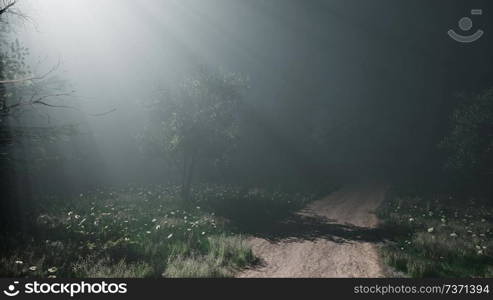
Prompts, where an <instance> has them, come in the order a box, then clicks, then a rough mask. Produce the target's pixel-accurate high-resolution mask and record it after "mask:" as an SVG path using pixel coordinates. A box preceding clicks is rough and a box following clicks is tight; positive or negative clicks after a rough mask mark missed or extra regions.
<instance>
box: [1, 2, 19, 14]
mask: <svg viewBox="0 0 493 300" xmlns="http://www.w3.org/2000/svg"><path fill="white" fill-rule="evenodd" d="M16 3H17V1H15V0H9V1H2V5H3V8H0V16H1V15H3V14H4V13H6V12H7V11H8V10H9V9H10V8H11V7H12V6H14V5H15V4H16Z"/></svg>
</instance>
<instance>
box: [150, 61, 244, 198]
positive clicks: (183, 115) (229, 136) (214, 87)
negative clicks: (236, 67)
mask: <svg viewBox="0 0 493 300" xmlns="http://www.w3.org/2000/svg"><path fill="white" fill-rule="evenodd" d="M245 87H246V83H245V80H244V79H243V78H241V77H240V76H238V75H236V74H224V73H221V72H211V71H208V70H206V69H200V70H199V71H198V72H197V74H196V75H195V76H193V77H191V78H187V79H186V80H184V81H183V83H182V84H181V85H180V86H179V87H178V88H176V89H172V90H169V91H167V92H165V93H164V94H163V95H162V97H160V98H159V99H157V100H156V101H154V102H153V103H152V104H151V111H150V120H151V122H150V124H149V126H147V128H146V129H145V130H144V133H143V134H142V135H141V140H142V143H141V144H142V148H143V149H145V151H146V152H150V153H151V154H154V155H157V156H159V157H161V158H163V159H166V160H167V161H168V162H173V163H175V166H180V168H181V170H183V171H182V172H183V173H182V198H184V199H185V200H189V199H188V198H189V196H190V187H191V183H192V178H193V176H194V174H195V172H196V169H197V165H198V163H199V162H203V164H206V163H207V162H212V164H208V165H207V167H208V168H212V167H214V166H215V165H217V164H219V163H221V162H223V161H224V159H225V157H226V156H227V154H228V153H229V151H231V150H232V149H233V148H234V146H235V141H236V140H237V138H238V132H239V131H238V121H239V109H240V104H241V98H242V91H243V89H244V88H245Z"/></svg>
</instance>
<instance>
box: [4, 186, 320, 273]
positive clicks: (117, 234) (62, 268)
mask: <svg viewBox="0 0 493 300" xmlns="http://www.w3.org/2000/svg"><path fill="white" fill-rule="evenodd" d="M179 194H180V193H179V189H178V187H176V186H162V185H154V186H148V187H135V186H133V187H132V186H129V187H127V188H124V189H118V190H116V189H100V190H95V191H92V192H90V193H85V194H80V195H79V196H78V197H76V198H74V199H54V198H51V199H41V200H39V201H38V203H40V204H42V206H41V205H40V207H38V208H36V209H34V211H31V212H26V214H25V221H24V222H23V223H24V226H23V228H25V230H22V232H20V231H19V232H18V233H16V234H14V235H12V234H11V235H8V236H3V237H0V252H1V253H2V258H1V259H0V276H2V277H75V278H94V277H96V278H98V277H103V278H112V277H113V278H115V277H118V278H125V277H130V278H148V277H154V278H155V277H162V276H164V277H231V276H233V275H234V273H235V272H236V271H238V270H240V269H242V268H245V267H248V266H249V265H252V264H255V262H256V259H255V257H254V255H253V254H252V251H251V249H250V248H249V246H248V245H247V243H246V242H245V238H244V237H243V235H242V233H252V232H253V231H254V230H255V228H260V227H264V226H269V224H272V223H273V222H277V221H278V220H280V219H282V218H285V217H286V216H288V215H289V214H290V213H291V212H292V211H294V210H297V209H299V208H301V207H303V206H304V205H306V203H307V202H309V201H311V200H313V199H316V197H317V195H315V194H302V193H295V192H289V193H288V192H281V191H280V190H279V189H278V190H267V189H246V188H240V187H233V186H227V185H198V186H196V187H195V188H194V189H193V198H194V199H195V203H194V205H183V203H182V201H181V200H180V197H179V196H178V195H179Z"/></svg>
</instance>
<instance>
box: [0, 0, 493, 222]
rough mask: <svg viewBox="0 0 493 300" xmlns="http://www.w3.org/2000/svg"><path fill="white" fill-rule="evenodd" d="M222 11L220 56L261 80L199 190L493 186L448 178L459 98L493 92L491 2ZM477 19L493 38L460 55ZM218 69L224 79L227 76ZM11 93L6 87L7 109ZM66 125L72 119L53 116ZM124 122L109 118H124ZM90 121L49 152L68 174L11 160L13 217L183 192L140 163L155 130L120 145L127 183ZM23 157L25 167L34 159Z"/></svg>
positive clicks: (6, 190) (202, 171)
mask: <svg viewBox="0 0 493 300" xmlns="http://www.w3.org/2000/svg"><path fill="white" fill-rule="evenodd" d="M192 2H193V1H192ZM212 2H214V5H215V7H216V6H217V7H221V9H220V10H218V12H217V14H215V12H214V10H212V9H210V10H208V11H207V12H205V13H203V14H201V12H195V13H197V14H198V15H199V16H202V17H203V20H204V22H205V21H206V20H209V21H210V20H212V21H210V22H211V23H212V24H214V26H211V29H210V31H214V30H219V29H218V28H220V29H221V30H219V32H214V34H216V35H217V34H219V35H221V36H222V37H223V38H224V39H226V40H227V43H226V44H227V45H228V47H229V48H228V49H225V50H224V53H219V55H223V57H224V62H222V64H223V65H225V66H226V68H227V69H228V70H232V71H233V72H238V73H240V74H244V75H246V76H248V77H249V78H250V80H249V86H250V88H249V89H248V91H247V92H246V93H245V95H244V97H243V98H242V105H241V107H240V108H239V119H240V123H239V125H238V126H239V134H238V137H239V138H238V139H237V140H236V141H235V143H236V145H235V146H236V147H235V151H232V152H231V153H229V154H228V158H227V159H228V161H227V163H224V164H220V165H219V167H218V168H212V167H211V164H210V163H208V162H205V163H201V164H199V165H198V167H197V168H198V170H197V178H196V179H197V180H198V181H216V182H228V183H234V184H240V185H241V184H245V185H247V186H256V185H265V184H267V185H268V184H275V185H278V184H279V185H282V184H292V183H299V184H303V183H313V182H317V183H320V182H322V183H323V182H324V181H339V182H345V181H351V180H364V179H368V178H371V179H374V178H376V177H379V178H382V180H388V181H397V182H402V181H404V182H410V183H416V182H422V183H427V184H428V185H430V186H435V187H438V186H440V187H441V188H447V187H449V188H450V187H452V186H454V187H460V188H463V189H464V190H466V189H467V190H471V189H472V187H473V186H474V189H475V190H477V189H476V188H477V183H480V184H481V185H482V186H483V187H485V186H487V185H489V180H490V179H491V177H488V176H486V175H484V173H474V174H472V173H470V174H468V175H467V176H466V177H467V180H466V177H464V175H460V176H459V175H458V174H459V173H460V172H457V171H454V170H450V169H447V168H446V165H447V162H448V161H449V160H450V153H449V152H450V149H449V150H447V149H446V147H445V148H444V147H443V146H440V145H443V142H444V140H445V139H446V137H447V136H448V135H449V134H450V132H451V131H452V130H453V122H452V121H451V118H452V115H453V112H454V111H456V110H457V109H458V108H459V107H460V104H461V103H462V101H463V100H461V98H460V97H457V94H461V93H462V94H468V95H477V94H479V93H481V92H482V91H484V90H486V89H488V88H491V87H493V72H492V70H493V68H492V67H493V56H492V53H493V43H492V42H491V40H490V34H489V33H488V29H490V30H492V31H493V19H492V18H491V17H489V16H488V14H489V13H490V11H493V4H492V3H491V1H470V2H467V3H466V2H465V1H433V2H430V1H399V3H397V2H396V1H390V0H379V1H361V0H360V1H322V0H313V1H295V0H289V1H286V0H282V1H281V0H272V1H212ZM471 8H482V9H483V10H484V12H485V14H484V15H483V16H481V17H477V18H475V19H474V22H475V23H474V26H475V27H474V28H484V29H485V31H486V35H485V37H484V38H483V39H481V40H479V41H477V42H476V43H473V44H459V43H457V42H455V41H453V40H451V39H450V38H449V37H448V36H447V35H446V31H447V30H448V29H456V28H457V21H458V20H459V18H460V17H462V16H466V15H468V13H469V12H470V10H471ZM224 11H226V12H227V11H232V12H238V11H241V14H239V15H238V17H237V19H236V20H235V23H234V24H232V25H231V26H228V23H227V21H228V20H229V19H228V18H225V19H221V12H224ZM0 18H2V21H3V22H8V20H10V19H5V18H4V16H0ZM228 28H232V29H228ZM235 29H238V32H235V31H234V30H235ZM240 29H241V30H240ZM204 30H207V29H204ZM211 36H212V33H211ZM2 38H4V36H2ZM9 38H11V37H9ZM5 39H7V36H5ZM245 57H246V58H245ZM236 58H238V61H236ZM0 61H1V60H0ZM228 62H230V63H228ZM90 63H91V62H88V64H90ZM204 64H205V65H208V66H209V67H211V68H212V69H215V68H216V67H217V66H218V65H219V64H216V63H213V62H205V63H204ZM200 65H202V63H197V65H196V66H192V69H193V68H197V67H198V66H200ZM3 68H4V66H3V65H2V64H0V79H2V80H7V79H9V78H7V76H6V75H5V74H4V73H5V72H4V69H3ZM108 80H111V78H109V79H108ZM76 92H77V91H76ZM7 93H8V91H7V88H6V87H5V85H2V84H0V99H1V101H4V99H5V95H6V94H7ZM0 104H1V103H0ZM43 109H45V110H48V111H50V108H49V107H48V108H47V107H45V108H43ZM4 113H5V114H4V115H2V119H1V121H2V122H0V126H1V128H0V131H1V132H0V142H1V143H2V144H1V147H2V149H6V148H8V147H7V146H8V145H10V144H11V135H12V133H13V130H12V128H9V127H8V125H7V124H8V120H7V119H8V117H7V111H4ZM56 113H60V110H58V111H57V112H53V111H51V112H50V114H56ZM119 113H120V112H119V111H117V112H116V113H115V114H113V115H111V114H109V115H107V116H102V117H100V118H102V119H105V118H106V119H109V120H112V118H118V116H119V115H118V114H119ZM115 115H116V117H115ZM129 115H131V113H129ZM79 117H80V116H79ZM80 118H81V119H83V121H81V122H77V123H80V124H82V125H80V126H79V128H78V129H79V133H74V134H71V135H68V136H66V139H68V142H67V140H65V144H62V143H61V142H60V144H59V145H58V147H52V148H50V150H49V151H51V152H52V154H53V152H56V151H60V154H59V156H61V157H63V156H64V155H65V156H68V157H64V158H63V159H64V161H63V163H61V162H60V160H55V161H46V162H45V163H44V164H43V166H42V167H39V168H36V169H35V170H32V169H30V168H25V165H26V164H27V165H31V164H32V163H33V161H32V160H36V159H35V157H36V156H29V158H30V159H31V161H29V160H28V161H27V162H25V163H24V166H21V167H19V166H18V165H17V164H15V166H14V162H13V160H12V159H1V158H0V161H1V163H2V167H1V172H2V175H1V176H2V179H1V190H2V205H4V206H3V207H2V209H1V210H2V213H5V212H7V215H9V216H13V215H15V214H13V213H12V211H13V209H12V207H15V206H16V203H19V202H23V201H28V200H27V199H26V198H29V197H35V196H36V195H37V194H38V193H41V192H49V193H59V194H62V195H68V194H78V193H81V192H83V191H84V190H87V189H91V188H95V187H98V186H104V185H106V184H125V183H133V182H139V183H166V182H169V181H177V179H176V178H175V177H176V176H174V175H175V174H173V173H172V172H171V171H170V170H171V169H170V168H169V167H168V166H167V165H166V164H165V163H161V162H160V160H159V159H156V158H151V157H147V156H145V155H144V154H142V153H141V152H140V151H139V145H138V139H135V135H136V134H138V133H139V130H140V129H139V128H142V127H144V126H140V125H142V124H135V128H136V129H135V131H132V132H123V133H122V132H119V133H118V136H120V137H123V138H121V139H120V140H119V141H122V142H121V143H120V144H118V145H117V146H115V148H114V149H115V153H114V155H113V156H114V159H116V160H118V161H119V162H120V163H121V164H125V165H128V166H132V167H131V169H129V170H127V172H124V173H126V174H123V173H120V174H119V178H118V180H112V179H111V178H108V176H107V174H108V172H109V173H111V170H108V168H111V167H109V166H108V165H107V164H106V163H105V162H104V159H102V157H101V155H100V153H98V150H97V149H96V145H95V143H96V142H94V140H93V138H94V137H93V136H92V135H91V134H94V135H96V134H97V133H92V132H90V130H88V128H89V127H90V126H89V125H90V122H91V120H92V119H88V120H84V118H83V117H80ZM103 122H104V121H103ZM129 122H130V121H129ZM109 127H110V126H108V128H109ZM117 127H118V126H115V128H116V129H115V130H118V128H117ZM80 132H83V133H84V134H80ZM88 132H89V133H88ZM104 132H105V134H106V135H108V136H109V135H111V134H112V131H111V130H110V129H108V130H107V131H104ZM103 135H104V134H103ZM486 135H487V136H491V133H490V132H488V133H486ZM26 145H27V146H26ZM29 145H33V144H32V143H30V142H25V143H24V147H29ZM19 147H21V146H19ZM9 149H11V148H9ZM9 151H10V150H9ZM12 151H14V152H15V153H16V155H19V152H22V151H23V150H22V148H16V149H14V150H12ZM64 151H65V152H70V155H67V153H62V152H64ZM2 152H3V151H2ZM5 153H7V152H5ZM9 153H10V152H9ZM2 154H3V153H2ZM9 155H10V154H9ZM74 157H75V158H74ZM11 158H12V157H11ZM27 169H29V170H27ZM475 176H476V177H475ZM478 178H482V181H481V180H479V179H478ZM459 179H460V180H461V181H460V183H461V184H459V185H457V180H459ZM178 180H179V179H178ZM6 206H8V207H9V208H7V207H6ZM14 210H15V209H14Z"/></svg>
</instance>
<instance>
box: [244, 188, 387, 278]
mask: <svg viewBox="0 0 493 300" xmlns="http://www.w3.org/2000/svg"><path fill="white" fill-rule="evenodd" d="M386 190H387V187H386V186H385V185H381V184H355V185H349V186H346V187H344V188H342V189H341V190H339V191H337V192H335V193H333V194H331V195H329V196H328V197H326V198H323V199H321V200H318V201H315V202H313V203H312V204H310V205H309V206H307V207H306V208H305V209H303V210H302V211H300V212H298V213H297V214H295V216H294V217H293V219H290V220H287V221H286V222H283V224H282V225H281V226H280V227H279V228H276V232H273V233H272V234H269V235H267V236H262V237H252V238H251V239H250V241H249V242H250V244H251V246H252V248H253V252H254V254H255V255H256V256H257V257H259V258H260V259H261V261H262V262H261V264H260V266H259V267H257V268H253V269H249V270H246V271H243V272H241V273H240V274H238V277H254V278H258V277H290V278H293V277H294V278H296V277H298V278H299V277H384V276H385V274H384V273H385V272H384V269H383V267H382V265H381V263H380V261H379V255H378V253H377V248H376V247H377V243H379V242H381V241H383V236H384V233H383V232H381V230H380V229H378V228H377V224H378V219H377V217H376V215H375V211H376V209H377V208H378V206H379V204H380V203H381V202H382V201H383V198H384V196H385V193H386Z"/></svg>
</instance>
